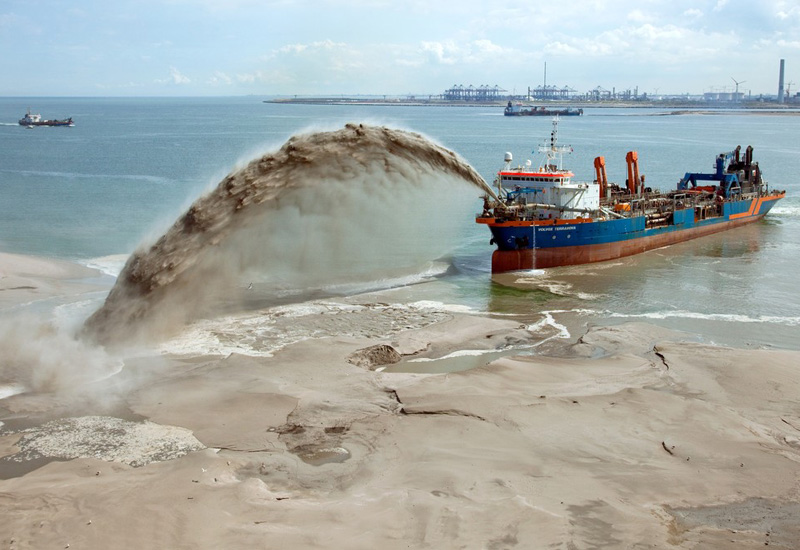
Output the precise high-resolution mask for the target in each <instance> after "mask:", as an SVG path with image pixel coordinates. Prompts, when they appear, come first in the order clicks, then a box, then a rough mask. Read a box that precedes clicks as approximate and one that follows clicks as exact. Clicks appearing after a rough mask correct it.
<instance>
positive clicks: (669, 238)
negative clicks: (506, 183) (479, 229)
mask: <svg viewBox="0 0 800 550" xmlns="http://www.w3.org/2000/svg"><path fill="white" fill-rule="evenodd" d="M783 196H784V195H783V194H775V195H768V196H764V197H757V198H753V199H749V200H742V201H735V202H731V203H727V204H725V209H724V212H723V215H722V216H718V217H713V218H707V219H695V211H694V210H691V209H687V210H678V211H675V212H674V217H673V223H672V224H670V225H663V226H658V227H650V228H648V227H646V226H645V219H644V218H643V217H636V218H625V219H618V220H606V221H596V222H584V223H549V224H542V223H538V224H532V225H527V226H524V225H506V224H498V225H494V226H493V225H492V224H491V223H490V224H489V227H490V229H491V230H492V235H493V240H494V242H496V243H497V245H498V249H497V250H495V252H494V254H493V255H492V272H494V273H500V272H505V271H519V270H526V269H543V268H550V267H557V266H566V265H579V264H587V263H593V262H602V261H607V260H613V259H617V258H622V257H625V256H632V255H634V254H640V253H642V252H646V251H648V250H653V249H655V248H661V247H664V246H669V245H671V244H676V243H680V242H684V241H688V240H691V239H696V238H699V237H704V236H706V235H711V234H714V233H719V232H721V231H726V230H728V229H733V228H735V227H739V226H742V225H746V224H749V223H753V222H755V221H758V220H760V219H761V218H762V217H764V215H765V214H766V213H767V212H769V210H770V209H771V208H772V206H774V205H775V203H776V202H777V201H778V200H780V199H781V198H783ZM529 243H530V244H529Z"/></svg>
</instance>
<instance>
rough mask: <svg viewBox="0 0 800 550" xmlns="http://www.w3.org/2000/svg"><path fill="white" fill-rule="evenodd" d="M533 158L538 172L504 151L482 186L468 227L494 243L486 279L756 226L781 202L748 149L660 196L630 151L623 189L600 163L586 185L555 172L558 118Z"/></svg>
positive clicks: (724, 156)
mask: <svg viewBox="0 0 800 550" xmlns="http://www.w3.org/2000/svg"><path fill="white" fill-rule="evenodd" d="M539 152H540V153H544V161H543V163H542V164H541V165H539V166H538V167H534V166H533V165H532V164H531V162H530V161H527V162H526V163H525V165H522V166H517V167H514V166H512V164H511V163H512V160H513V157H512V155H511V153H506V155H505V165H504V166H503V168H502V169H501V170H500V171H499V172H498V173H497V178H496V179H495V184H496V187H497V190H496V192H495V191H494V190H493V189H492V188H487V195H486V196H485V197H484V204H483V212H482V213H481V214H479V215H478V216H477V217H476V220H475V221H476V222H477V223H480V224H485V225H487V226H488V227H489V229H490V231H491V233H492V238H491V240H490V244H495V245H497V249H496V250H495V251H494V253H493V255H492V272H493V273H500V272H504V271H518V270H526V269H540V268H550V267H557V266H565V265H578V264H586V263H590V262H601V261H605V260H613V259H616V258H621V257H624V256H631V255H634V254H639V253H641V252H645V251H647V250H652V249H654V248H660V247H663V246H667V245H671V244H675V243H679V242H683V241H687V240H689V239H694V238H697V237H703V236H705V235H710V234H712V233H717V232H720V231H725V230H727V229H732V228H735V227H739V226H742V225H745V224H748V223H752V222H755V221H758V220H760V219H761V218H763V217H764V216H765V215H766V214H767V212H769V210H770V209H771V208H772V207H773V206H774V205H775V204H776V203H777V202H778V201H779V200H780V199H782V198H784V197H785V196H786V192H785V191H776V190H770V189H769V185H768V183H767V182H766V180H764V178H763V173H762V171H761V168H760V167H759V166H758V163H757V162H753V148H752V147H747V149H746V150H745V151H744V154H742V150H741V147H736V149H734V150H733V151H731V152H727V153H720V154H719V155H718V156H717V158H716V170H715V171H714V172H713V173H695V172H687V173H686V175H685V176H684V177H683V178H681V179H680V181H679V182H678V185H677V188H676V189H674V190H672V191H667V192H661V191H658V190H653V189H651V188H650V187H648V186H645V178H644V175H640V174H639V162H638V159H639V157H638V154H637V153H636V151H630V152H628V154H627V155H626V161H627V164H628V178H627V181H626V183H625V185H624V186H619V185H616V184H614V183H610V182H608V179H607V177H606V169H605V158H604V157H596V158H595V159H594V168H595V173H596V176H597V179H596V180H595V181H592V182H576V181H573V180H572V178H573V176H574V174H573V173H572V172H571V171H569V170H566V169H564V168H563V167H562V161H563V155H564V154H565V153H571V152H572V148H571V147H569V146H563V145H559V144H558V119H557V118H556V119H555V120H554V121H553V130H552V132H551V134H550V140H549V143H545V144H544V145H542V146H540V147H539ZM698 182H701V185H698Z"/></svg>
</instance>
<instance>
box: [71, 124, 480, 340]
mask: <svg viewBox="0 0 800 550" xmlns="http://www.w3.org/2000/svg"><path fill="white" fill-rule="evenodd" d="M443 179H444V180H448V182H449V183H453V182H460V183H467V184H470V185H472V186H475V187H477V188H480V189H484V190H485V188H486V183H485V182H484V181H483V179H482V178H481V176H480V175H479V174H478V173H477V172H475V170H473V169H472V167H471V166H469V164H467V163H466V162H465V161H463V160H461V159H460V158H459V157H458V156H457V155H456V154H455V153H453V152H452V151H449V150H447V149H445V148H443V147H441V146H438V145H436V144H434V143H432V142H430V141H428V140H427V139H425V138H424V137H422V136H421V135H419V134H415V133H411V132H406V131H402V130H395V129H390V128H385V127H371V126H364V125H353V124H348V125H347V126H346V127H345V128H343V129H341V130H338V131H333V132H321V133H311V134H305V135H299V136H294V137H292V138H291V139H290V140H289V141H288V142H287V143H286V144H285V145H284V146H283V147H282V148H281V149H280V150H279V151H277V152H276V153H272V154H267V155H265V156H263V157H262V158H259V159H256V160H254V161H252V162H251V163H250V164H249V165H247V166H246V167H244V168H243V169H241V170H239V171H237V172H235V173H232V174H230V175H229V176H227V177H226V178H225V179H224V180H223V181H222V182H220V184H219V186H218V187H217V188H216V189H215V190H213V191H212V192H210V193H208V194H207V195H205V196H203V197H202V198H200V199H199V200H197V201H196V202H195V203H194V204H193V205H192V206H191V207H190V208H189V210H188V211H187V212H186V213H185V214H184V215H183V216H182V217H181V218H180V219H178V220H177V221H176V222H175V224H174V225H173V226H172V227H171V228H170V229H169V230H168V231H167V232H166V234H165V235H164V236H162V237H161V238H160V239H158V241H157V242H156V243H155V244H154V245H152V246H151V247H149V249H146V250H139V251H137V252H135V253H134V254H133V255H132V256H131V257H130V259H129V260H128V262H127V264H126V265H125V268H124V269H123V271H122V273H121V274H120V276H119V278H118V281H117V284H116V285H115V287H114V288H113V289H112V291H111V293H110V294H109V296H108V299H107V300H106V303H105V305H104V306H103V307H102V308H101V309H100V310H99V311H98V312H97V313H95V314H94V315H93V316H92V317H91V318H90V319H89V320H88V322H87V323H86V329H87V331H88V333H90V334H91V335H92V336H94V337H95V338H96V339H97V340H99V341H101V342H104V343H109V342H113V341H116V340H119V339H130V338H131V336H132V335H133V334H134V333H136V332H137V331H138V333H139V334H141V333H142V332H145V333H147V335H149V336H154V335H163V334H164V333H165V331H166V332H170V330H171V329H172V328H173V327H176V326H178V327H179V326H182V325H183V323H184V322H185V321H186V320H188V319H191V318H192V317H194V316H195V315H197V314H198V313H199V312H200V311H201V310H202V309H203V307H204V306H205V305H207V304H208V303H209V302H210V301H213V299H214V298H215V297H218V296H221V295H224V296H225V297H226V299H228V300H230V298H231V295H232V292H231V287H234V286H235V285H236V283H237V277H239V276H240V275H241V274H242V273H245V272H248V271H257V272H258V274H259V276H264V274H267V273H271V274H274V275H276V278H277V280H278V281H279V282H282V283H285V282H286V281H289V282H290V283H291V282H300V283H301V285H302V286H308V285H309V284H312V285H313V284H314V283H317V284H319V283H322V282H323V281H326V282H336V281H337V280H352V278H353V277H358V275H359V270H361V271H362V272H363V273H368V274H369V275H373V274H374V272H375V271H376V270H378V269H379V268H383V270H384V272H383V273H382V275H383V276H391V275H392V270H393V269H397V270H401V269H404V268H405V269H409V268H418V266H419V261H420V260H421V259H424V260H430V259H435V257H436V255H437V254H442V253H444V252H447V250H444V249H441V248H439V249H436V248H435V247H434V248H432V245H434V244H436V242H437V241H438V243H439V244H443V242H442V237H441V233H442V231H437V230H436V225H437V224H436V222H435V221H434V222H433V223H432V227H431V223H429V222H430V220H429V219H427V218H426V225H427V227H428V228H427V229H426V230H425V232H421V230H420V228H419V223H418V222H419V219H418V215H419V212H417V213H416V214H417V215H416V216H415V215H414V214H415V213H414V212H413V211H412V212H409V211H407V210H406V208H407V206H408V205H409V204H413V205H416V206H419V207H420V208H422V206H423V205H424V204H429V205H430V204H432V203H434V202H435V203H437V206H436V208H437V209H439V210H438V211H437V212H436V213H437V214H438V215H442V214H443V213H444V212H442V211H441V209H442V208H444V209H445V210H446V208H447V206H446V204H450V203H452V202H453V201H452V199H450V200H448V197H447V195H445V194H442V195H440V196H438V197H437V196H436V195H435V194H436V193H452V187H448V186H447V185H442V181H441V180H443ZM437 186H438V187H437ZM465 196H468V197H470V199H472V200H474V196H470V195H466V194H465ZM442 204H445V206H444V207H442ZM444 218H446V216H444ZM455 220H458V218H453V219H449V220H447V223H449V224H450V225H451V226H457V225H458V222H457V221H455ZM433 235H435V236H436V239H433V238H432V236H433ZM453 239H454V238H453ZM453 239H451V242H452V240H453ZM366 251H373V255H372V256H370V255H369V254H365V252H366ZM375 251H377V252H378V253H377V254H374V252H375ZM144 320H146V321H147V323H146V326H145V324H142V323H141V321H144Z"/></svg>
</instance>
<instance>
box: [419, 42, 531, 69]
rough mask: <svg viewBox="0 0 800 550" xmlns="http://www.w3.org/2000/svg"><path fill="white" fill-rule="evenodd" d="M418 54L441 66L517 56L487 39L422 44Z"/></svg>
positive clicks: (512, 51) (476, 62) (510, 50)
mask: <svg viewBox="0 0 800 550" xmlns="http://www.w3.org/2000/svg"><path fill="white" fill-rule="evenodd" d="M419 52H420V53H421V54H422V55H423V56H425V57H427V58H428V59H429V60H431V61H433V62H434V63H437V64H441V65H455V64H462V63H464V64H478V63H483V62H486V61H492V62H493V61H497V60H499V59H502V58H503V57H504V56H508V55H516V54H517V52H515V51H514V50H513V49H508V48H504V47H502V46H499V45H498V44H495V43H494V42H492V41H491V40H488V39H479V40H473V41H471V42H465V43H462V44H459V43H457V42H455V41H452V40H448V41H444V42H422V44H421V45H420V49H419Z"/></svg>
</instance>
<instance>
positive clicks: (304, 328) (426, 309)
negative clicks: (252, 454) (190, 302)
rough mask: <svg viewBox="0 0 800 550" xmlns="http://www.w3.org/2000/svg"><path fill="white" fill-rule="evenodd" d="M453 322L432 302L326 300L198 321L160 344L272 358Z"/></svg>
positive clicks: (188, 351) (191, 351) (184, 351)
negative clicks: (329, 342)
mask: <svg viewBox="0 0 800 550" xmlns="http://www.w3.org/2000/svg"><path fill="white" fill-rule="evenodd" d="M449 318H451V316H450V314H448V313H447V312H446V311H444V310H443V309H439V308H433V307H431V304H425V305H424V306H419V305H415V304H385V303H367V304H348V303H340V302H333V301H327V300H320V301H315V302H306V303H302V304H292V305H283V306H276V307H273V308H269V309H266V310H263V311H260V312H258V313H253V314H240V315H231V316H226V317H222V318H217V319H206V320H200V321H197V322H195V323H192V324H191V325H189V326H188V327H186V328H185V329H184V330H183V331H182V332H181V334H180V335H178V336H175V337H173V338H171V339H169V340H167V341H165V342H162V343H161V344H160V346H159V350H160V351H161V352H162V353H169V354H174V355H200V354H202V355H220V356H227V355H230V354H232V353H235V354H239V355H248V356H252V357H271V356H273V355H274V354H275V353H276V352H277V351H279V350H281V349H283V348H284V347H286V346H289V345H291V344H295V343H297V342H301V341H303V340H307V339H310V338H315V339H316V338H332V337H350V338H367V339H382V338H387V337H389V336H391V335H393V334H397V333H399V332H401V331H404V330H413V329H416V328H422V327H425V326H428V325H431V324H434V323H438V322H441V321H443V320H446V319H449Z"/></svg>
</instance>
